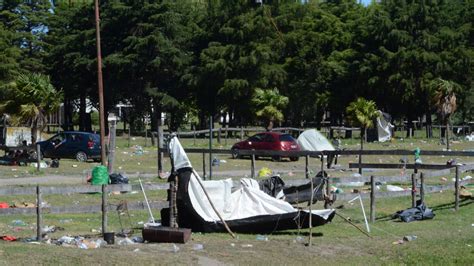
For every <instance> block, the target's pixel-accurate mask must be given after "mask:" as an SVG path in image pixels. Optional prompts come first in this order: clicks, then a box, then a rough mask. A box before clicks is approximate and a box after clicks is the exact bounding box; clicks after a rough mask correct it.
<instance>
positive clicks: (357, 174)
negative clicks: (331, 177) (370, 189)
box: [352, 173, 362, 177]
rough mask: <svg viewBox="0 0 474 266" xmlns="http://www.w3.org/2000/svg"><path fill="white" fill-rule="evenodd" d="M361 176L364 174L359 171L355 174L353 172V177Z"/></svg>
mask: <svg viewBox="0 0 474 266" xmlns="http://www.w3.org/2000/svg"><path fill="white" fill-rule="evenodd" d="M361 176H362V175H361V174H359V173H353V174H352V177H361Z"/></svg>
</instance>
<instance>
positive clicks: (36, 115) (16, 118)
mask: <svg viewBox="0 0 474 266" xmlns="http://www.w3.org/2000/svg"><path fill="white" fill-rule="evenodd" d="M2 90H3V91H4V92H5V94H4V95H5V97H4V98H3V99H2V100H1V102H0V113H8V114H10V116H11V119H10V123H11V124H12V125H29V126H31V130H32V134H31V135H32V136H33V137H32V142H33V143H35V142H36V139H37V136H36V135H37V132H38V130H39V131H40V132H42V131H43V129H44V128H45V127H46V124H47V122H48V121H47V116H48V115H49V114H51V113H53V112H55V111H57V110H58V108H59V106H60V104H61V102H62V93H61V92H59V91H57V90H56V89H55V88H54V87H53V85H52V84H51V82H50V79H49V76H45V75H42V74H37V73H24V74H20V75H18V77H17V78H16V79H15V80H14V81H13V82H10V83H8V84H7V85H6V86H5V87H4V88H2Z"/></svg>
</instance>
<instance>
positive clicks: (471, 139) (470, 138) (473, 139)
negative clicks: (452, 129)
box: [466, 133, 474, 141]
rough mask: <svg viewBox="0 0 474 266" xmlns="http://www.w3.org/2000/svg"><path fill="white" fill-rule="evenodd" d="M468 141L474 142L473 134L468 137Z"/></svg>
mask: <svg viewBox="0 0 474 266" xmlns="http://www.w3.org/2000/svg"><path fill="white" fill-rule="evenodd" d="M466 140H467V141H474V133H471V135H467V136H466Z"/></svg>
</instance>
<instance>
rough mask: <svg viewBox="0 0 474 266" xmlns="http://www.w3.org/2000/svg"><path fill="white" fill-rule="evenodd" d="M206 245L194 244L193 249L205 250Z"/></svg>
mask: <svg viewBox="0 0 474 266" xmlns="http://www.w3.org/2000/svg"><path fill="white" fill-rule="evenodd" d="M203 249H204V246H203V245H202V244H194V245H193V250H203Z"/></svg>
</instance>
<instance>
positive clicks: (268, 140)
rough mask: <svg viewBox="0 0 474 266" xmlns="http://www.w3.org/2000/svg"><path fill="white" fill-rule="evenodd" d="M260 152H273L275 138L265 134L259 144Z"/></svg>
mask: <svg viewBox="0 0 474 266" xmlns="http://www.w3.org/2000/svg"><path fill="white" fill-rule="evenodd" d="M260 145H261V147H260V149H261V150H274V149H275V138H274V137H273V135H272V134H265V135H264V136H263V138H262V142H261V144H260Z"/></svg>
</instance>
